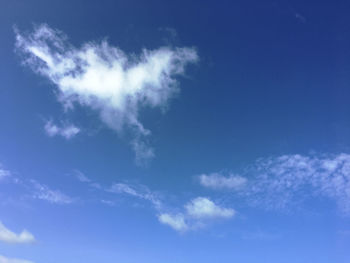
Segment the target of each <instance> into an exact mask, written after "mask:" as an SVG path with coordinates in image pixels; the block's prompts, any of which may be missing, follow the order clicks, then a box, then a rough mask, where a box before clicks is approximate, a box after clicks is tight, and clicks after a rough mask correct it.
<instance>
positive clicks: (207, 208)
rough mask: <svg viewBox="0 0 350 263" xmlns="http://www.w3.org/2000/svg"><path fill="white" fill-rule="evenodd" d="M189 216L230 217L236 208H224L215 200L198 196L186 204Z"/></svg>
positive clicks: (199, 217) (200, 217)
mask: <svg viewBox="0 0 350 263" xmlns="http://www.w3.org/2000/svg"><path fill="white" fill-rule="evenodd" d="M185 209H186V212H187V214H188V215H189V216H191V217H194V218H198V219H202V218H230V217H232V216H234V214H235V210H233V209H231V208H222V207H220V206H218V205H216V204H215V203H214V202H213V201H211V200H209V199H208V198H205V197H197V198H195V199H193V200H191V201H190V202H189V203H188V204H186V205H185Z"/></svg>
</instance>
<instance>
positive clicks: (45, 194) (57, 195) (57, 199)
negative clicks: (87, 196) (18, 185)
mask: <svg viewBox="0 0 350 263" xmlns="http://www.w3.org/2000/svg"><path fill="white" fill-rule="evenodd" d="M31 183H32V185H33V186H34V194H33V195H32V197H33V198H34V199H40V200H44V201H47V202H49V203H52V204H61V205H64V204H71V203H73V202H74V200H73V198H71V197H69V196H67V195H66V194H64V193H62V192H61V191H58V190H52V189H50V188H49V187H48V186H46V185H44V184H40V183H38V182H37V181H35V180H31Z"/></svg>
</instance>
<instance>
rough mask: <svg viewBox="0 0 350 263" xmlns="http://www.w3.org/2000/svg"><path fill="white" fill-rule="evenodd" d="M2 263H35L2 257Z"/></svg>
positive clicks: (0, 256)
mask: <svg viewBox="0 0 350 263" xmlns="http://www.w3.org/2000/svg"><path fill="white" fill-rule="evenodd" d="M0 263H33V261H29V260H24V259H18V258H7V257H5V256H2V255H0Z"/></svg>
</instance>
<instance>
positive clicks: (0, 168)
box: [0, 163, 11, 180]
mask: <svg viewBox="0 0 350 263" xmlns="http://www.w3.org/2000/svg"><path fill="white" fill-rule="evenodd" d="M9 176H11V172H10V171H9V170H6V169H4V168H3V166H2V165H1V163H0V180H1V179H4V178H5V177H9Z"/></svg>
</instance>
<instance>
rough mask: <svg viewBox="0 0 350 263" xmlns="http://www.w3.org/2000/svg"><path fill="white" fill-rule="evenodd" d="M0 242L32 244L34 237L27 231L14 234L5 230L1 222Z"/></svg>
mask: <svg viewBox="0 0 350 263" xmlns="http://www.w3.org/2000/svg"><path fill="white" fill-rule="evenodd" d="M0 241H3V242H6V243H17V244H20V243H33V242H35V238H34V236H33V235H32V234H31V233H30V232H28V231H27V230H23V231H22V232H21V233H19V234H16V233H14V232H12V231H11V230H9V229H8V228H6V227H5V226H4V224H3V223H2V222H0ZM0 263H1V258H0Z"/></svg>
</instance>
